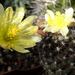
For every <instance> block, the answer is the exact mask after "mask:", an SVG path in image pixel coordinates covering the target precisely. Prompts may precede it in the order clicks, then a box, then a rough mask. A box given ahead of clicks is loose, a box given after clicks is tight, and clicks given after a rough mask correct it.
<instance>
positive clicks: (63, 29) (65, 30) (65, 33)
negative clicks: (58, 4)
mask: <svg viewBox="0 0 75 75" xmlns="http://www.w3.org/2000/svg"><path fill="white" fill-rule="evenodd" d="M68 32H69V30H68V27H63V28H62V29H61V30H60V33H61V34H62V35H63V36H66V35H67V34H68Z"/></svg>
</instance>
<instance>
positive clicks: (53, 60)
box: [38, 28, 75, 75]
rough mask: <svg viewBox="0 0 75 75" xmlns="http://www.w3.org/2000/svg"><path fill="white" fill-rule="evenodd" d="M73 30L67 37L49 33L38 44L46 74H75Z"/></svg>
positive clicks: (74, 39) (74, 38) (74, 37)
mask: <svg viewBox="0 0 75 75" xmlns="http://www.w3.org/2000/svg"><path fill="white" fill-rule="evenodd" d="M72 31H73V32H74V28H72ZM72 31H70V32H71V33H69V34H68V36H67V37H66V38H64V37H63V36H62V35H59V34H53V33H49V34H48V36H44V37H43V40H42V41H41V42H40V44H38V47H39V51H40V57H41V64H42V65H43V66H44V68H45V70H46V74H45V75H75V34H74V33H75V32H74V33H73V32H72Z"/></svg>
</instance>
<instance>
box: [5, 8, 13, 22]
mask: <svg viewBox="0 0 75 75" xmlns="http://www.w3.org/2000/svg"><path fill="white" fill-rule="evenodd" d="M13 12H14V11H13V9H12V7H8V8H7V9H6V11H5V18H6V22H8V23H9V22H10V21H11V20H12V17H13Z"/></svg>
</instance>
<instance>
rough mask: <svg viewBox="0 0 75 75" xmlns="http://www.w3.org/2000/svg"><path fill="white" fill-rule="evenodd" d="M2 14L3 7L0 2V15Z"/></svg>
mask: <svg viewBox="0 0 75 75" xmlns="http://www.w3.org/2000/svg"><path fill="white" fill-rule="evenodd" d="M2 15H4V7H3V5H2V4H0V16H2Z"/></svg>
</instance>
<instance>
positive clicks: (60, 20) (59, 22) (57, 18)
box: [48, 11, 67, 27]
mask: <svg viewBox="0 0 75 75" xmlns="http://www.w3.org/2000/svg"><path fill="white" fill-rule="evenodd" d="M64 19H65V14H61V13H60V12H59V11H58V12H56V15H54V19H50V20H49V21H48V22H49V24H50V26H51V27H65V26H67V22H66V21H65V20H64Z"/></svg>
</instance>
